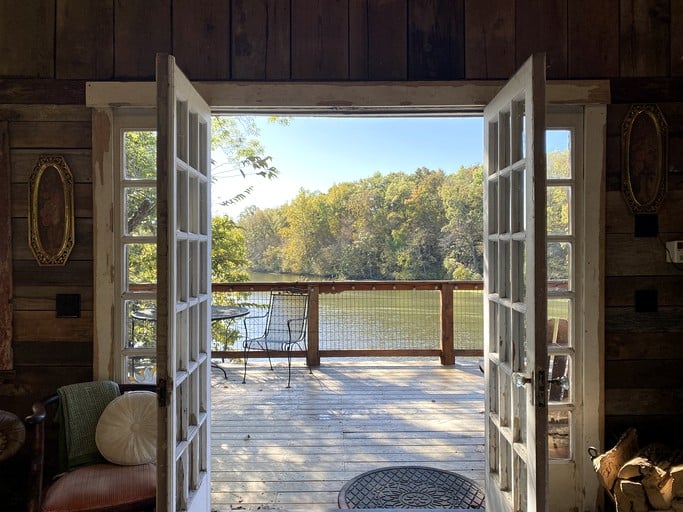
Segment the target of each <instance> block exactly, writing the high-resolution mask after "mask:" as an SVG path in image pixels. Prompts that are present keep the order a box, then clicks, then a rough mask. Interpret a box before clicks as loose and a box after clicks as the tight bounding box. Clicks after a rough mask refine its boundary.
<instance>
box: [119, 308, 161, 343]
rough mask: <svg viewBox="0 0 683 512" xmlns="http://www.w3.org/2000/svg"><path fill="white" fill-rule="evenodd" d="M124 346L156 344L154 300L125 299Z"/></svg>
mask: <svg viewBox="0 0 683 512" xmlns="http://www.w3.org/2000/svg"><path fill="white" fill-rule="evenodd" d="M125 308H126V332H127V342H126V346H127V347H130V348H152V347H155V346H156V338H157V330H156V301H153V300H127V301H125Z"/></svg>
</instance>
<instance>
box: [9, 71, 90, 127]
mask: <svg viewBox="0 0 683 512" xmlns="http://www.w3.org/2000/svg"><path fill="white" fill-rule="evenodd" d="M27 81H28V82H33V80H27ZM40 82H41V83H42V82H44V80H40ZM48 82H50V83H56V82H57V81H54V80H48ZM59 82H70V81H69V80H63V81H62V80H59ZM79 83H83V82H79ZM74 103H79V102H78V101H75V100H74ZM91 118H92V113H91V112H90V109H89V108H87V107H85V106H84V105H35V104H34V105H16V104H9V105H3V104H0V120H4V121H14V122H18V121H52V122H60V121H72V122H74V121H90V119H91Z"/></svg>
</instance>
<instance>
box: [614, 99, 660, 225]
mask: <svg viewBox="0 0 683 512" xmlns="http://www.w3.org/2000/svg"><path fill="white" fill-rule="evenodd" d="M667 140H668V128H667V123H666V120H665V119H664V116H663V115H662V111H661V110H660V109H659V107H658V106H657V105H633V106H632V107H631V109H630V110H629V112H628V114H627V115H626V117H625V118H624V121H623V123H622V127H621V141H622V158H621V175H622V180H621V190H622V192H623V194H624V199H625V200H626V204H628V206H629V208H630V209H631V211H632V212H633V213H656V212H657V210H658V209H659V207H660V206H661V204H662V201H664V196H665V195H666V189H667V179H666V171H667Z"/></svg>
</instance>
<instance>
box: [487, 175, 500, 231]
mask: <svg viewBox="0 0 683 512" xmlns="http://www.w3.org/2000/svg"><path fill="white" fill-rule="evenodd" d="M488 192H489V193H488V208H487V212H486V215H488V221H489V232H488V234H489V235H490V234H493V233H497V232H498V181H497V180H492V181H489V182H488Z"/></svg>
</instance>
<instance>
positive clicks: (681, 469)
mask: <svg viewBox="0 0 683 512" xmlns="http://www.w3.org/2000/svg"><path fill="white" fill-rule="evenodd" d="M669 474H670V475H671V478H672V479H673V484H672V489H671V492H673V494H674V497H676V498H683V464H678V465H676V466H673V467H672V468H671V469H670V470H669Z"/></svg>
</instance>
